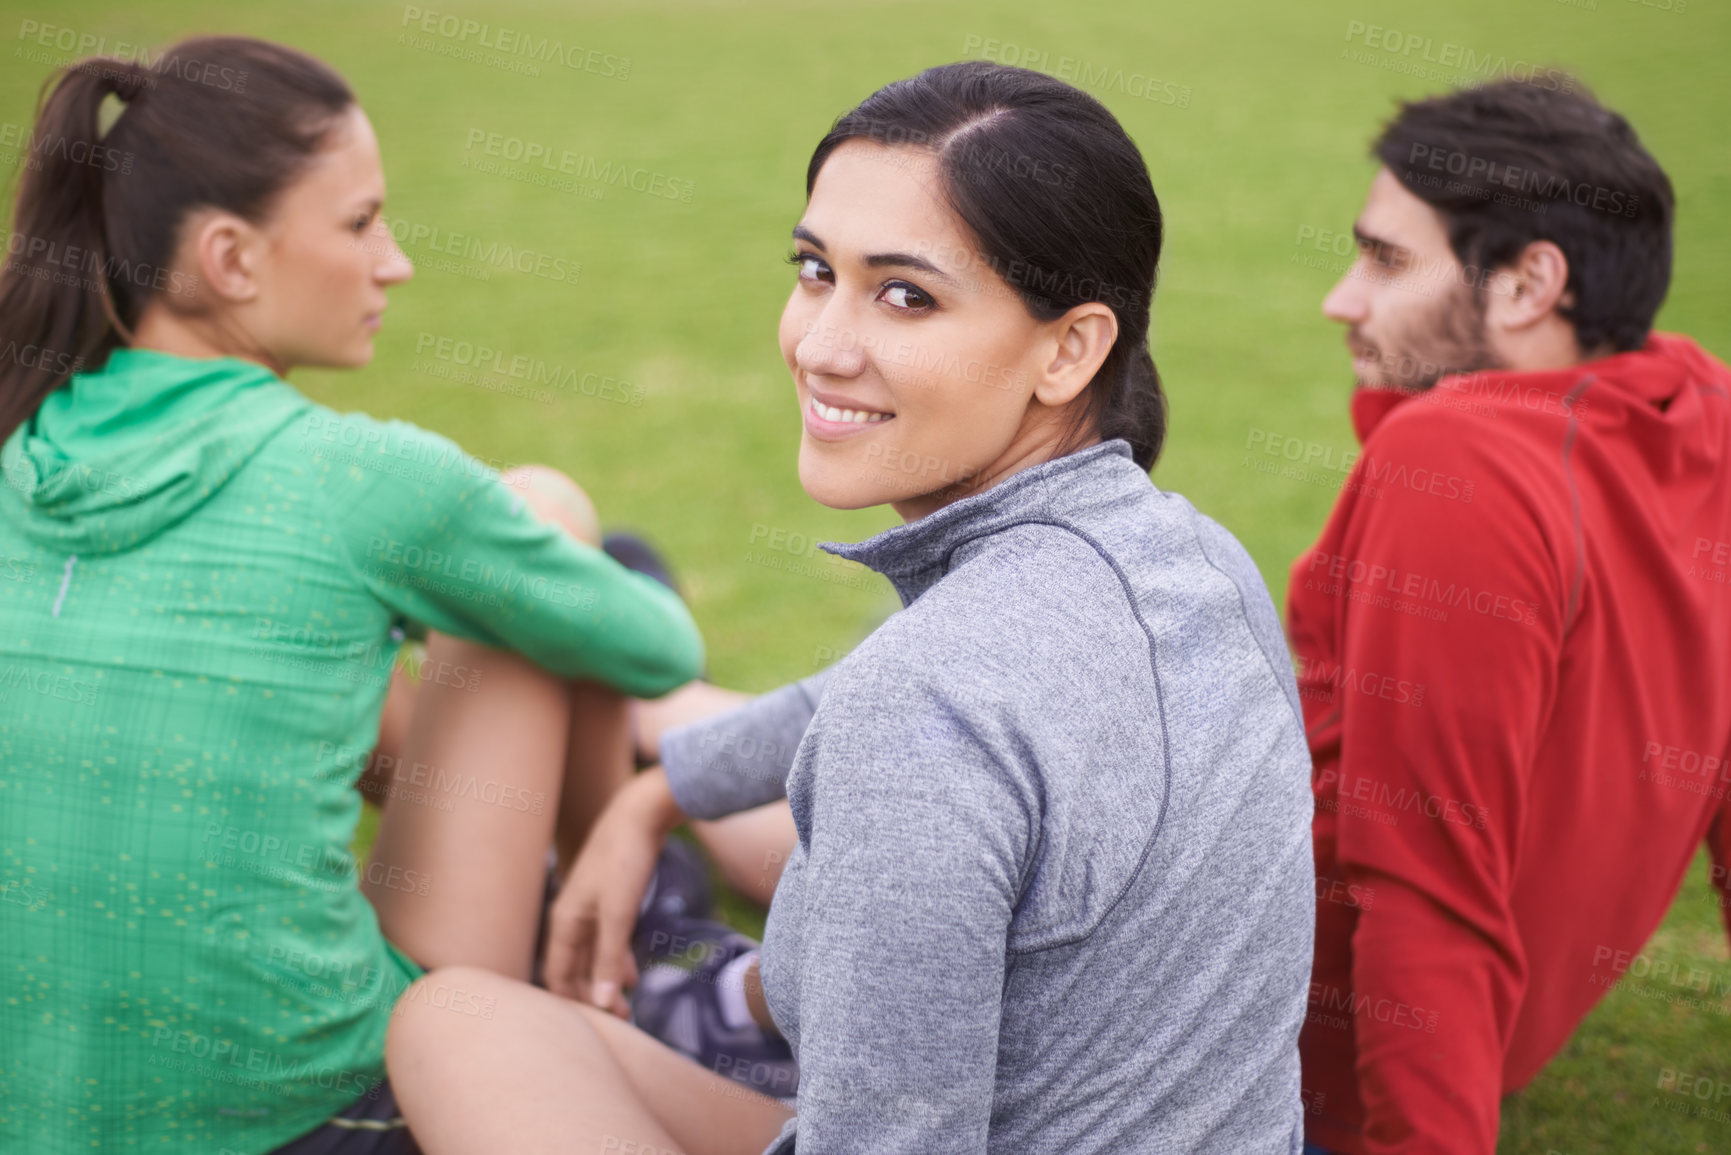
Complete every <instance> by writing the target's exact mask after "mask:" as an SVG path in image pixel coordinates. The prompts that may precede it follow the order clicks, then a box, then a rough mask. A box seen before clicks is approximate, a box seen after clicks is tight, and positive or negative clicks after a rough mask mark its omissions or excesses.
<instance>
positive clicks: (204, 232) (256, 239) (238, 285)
mask: <svg viewBox="0 0 1731 1155" xmlns="http://www.w3.org/2000/svg"><path fill="white" fill-rule="evenodd" d="M187 227H188V232H189V234H190V235H189V236H188V238H187V243H186V248H187V249H190V250H191V251H190V253H189V254H188V255H189V256H190V257H191V258H192V260H193V261H195V262H196V263H197V265H198V273H199V278H200V279H199V287H200V290H201V291H203V292H208V293H210V294H211V295H212V296H214V297H215V298H216V299H218V300H221V301H227V302H229V303H232V304H244V303H246V302H249V301H252V300H254V299H255V298H256V297H257V296H258V294H259V291H260V285H259V280H258V275H259V262H260V260H261V259H262V257H263V250H264V245H263V241H264V238H263V236H262V234H260V233H259V231H258V230H257V229H256V228H254V227H253V226H252V224H251V223H250V222H248V221H247V220H245V219H244V218H242V217H238V216H236V215H235V214H233V213H227V212H219V211H207V212H204V213H200V214H197V215H195V216H194V217H193V218H192V219H191V220H190V221H188V222H187ZM183 251H185V250H183Z"/></svg>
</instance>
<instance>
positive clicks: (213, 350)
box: [130, 306, 288, 377]
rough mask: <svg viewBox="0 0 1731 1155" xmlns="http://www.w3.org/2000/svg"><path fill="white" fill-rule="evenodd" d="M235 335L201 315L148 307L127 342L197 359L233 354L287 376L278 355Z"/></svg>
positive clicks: (285, 366) (140, 347) (144, 347)
mask: <svg viewBox="0 0 1731 1155" xmlns="http://www.w3.org/2000/svg"><path fill="white" fill-rule="evenodd" d="M235 336H237V335H234V334H228V333H224V332H223V331H222V327H221V326H220V325H217V324H213V323H211V322H210V321H208V320H206V319H204V318H195V317H184V316H180V315H177V314H175V313H172V312H170V311H169V310H167V309H164V308H162V307H160V306H148V307H146V308H145V310H144V313H143V315H142V316H140V317H139V318H138V325H137V326H136V327H135V328H134V329H133V332H132V340H131V342H130V344H131V346H132V347H133V348H135V349H154V350H156V351H157V352H158V353H168V354H171V355H172V356H175V357H189V358H192V359H194V360H200V361H203V360H210V359H213V358H217V357H236V358H239V359H240V360H242V361H251V362H252V363H253V364H255V365H262V366H263V367H264V368H266V369H269V370H270V371H271V372H272V373H275V374H276V375H277V376H278V377H286V376H287V375H288V366H287V365H286V364H283V363H282V361H281V360H280V359H279V358H276V357H273V356H272V355H271V354H269V353H267V352H265V351H264V350H263V349H260V348H258V347H257V344H256V342H253V341H251V340H250V339H248V338H247V337H246V335H245V334H240V335H238V336H239V337H240V339H239V340H236V339H235Z"/></svg>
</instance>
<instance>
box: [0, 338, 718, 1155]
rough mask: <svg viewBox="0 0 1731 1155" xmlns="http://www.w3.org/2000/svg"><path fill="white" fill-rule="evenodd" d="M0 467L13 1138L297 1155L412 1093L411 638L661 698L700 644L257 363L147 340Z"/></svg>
mask: <svg viewBox="0 0 1731 1155" xmlns="http://www.w3.org/2000/svg"><path fill="white" fill-rule="evenodd" d="M0 470H3V473H4V484H0V975H3V979H0V983H3V988H0V990H3V996H4V1003H3V1005H0V1150H6V1151H29V1152H32V1153H33V1155H38V1153H54V1152H71V1151H88V1150H91V1149H93V1148H95V1149H101V1150H112V1149H116V1148H128V1149H130V1148H135V1147H136V1148H140V1149H142V1148H146V1147H149V1148H152V1149H157V1148H162V1147H172V1148H174V1149H176V1150H185V1151H193V1150H197V1151H201V1152H214V1151H218V1150H221V1149H224V1148H226V1149H228V1150H229V1151H232V1152H241V1153H246V1155H254V1153H257V1152H264V1151H268V1150H270V1149H271V1148H274V1147H276V1146H278V1145H280V1144H282V1143H284V1142H286V1141H288V1140H289V1139H292V1138H294V1137H295V1136H297V1135H299V1134H301V1133H303V1132H305V1131H308V1130H310V1129H311V1128H313V1127H315V1126H317V1125H319V1124H320V1123H321V1122H322V1121H323V1120H324V1119H325V1118H327V1117H328V1116H330V1115H332V1114H334V1113H337V1112H339V1111H341V1110H343V1109H344V1108H345V1107H347V1106H348V1105H349V1104H350V1103H352V1102H353V1101H354V1100H355V1099H357V1098H359V1097H360V1096H361V1095H362V1094H363V1093H365V1092H366V1091H367V1090H368V1089H369V1088H370V1087H371V1086H372V1085H373V1084H374V1083H375V1082H376V1081H377V1080H378V1079H379V1078H380V1077H381V1076H382V1074H383V1068H384V1063H383V1058H384V1037H385V1028H386V1025H387V1023H388V1021H389V1017H390V1012H391V1007H392V1005H393V1003H394V1002H395V1000H396V997H397V996H398V994H399V993H400V992H401V991H402V989H403V988H404V986H406V985H407V983H408V982H410V981H411V980H412V979H413V978H414V977H415V976H416V975H417V974H418V973H419V972H418V970H417V968H416V967H415V965H414V963H412V962H411V961H409V960H408V959H407V958H406V957H405V956H403V955H402V954H401V953H400V952H398V951H396V950H395V948H393V947H392V946H391V945H390V944H388V943H387V942H386V941H385V939H384V937H383V936H382V934H381V933H380V931H379V925H378V920H377V918H376V917H375V915H374V913H373V909H372V907H371V905H370V904H369V903H368V902H367V900H366V899H365V898H364V897H363V896H362V894H361V891H360V886H359V871H360V870H362V869H365V867H364V865H362V864H358V863H357V862H356V861H355V860H354V857H353V856H352V855H351V854H350V851H349V847H350V845H351V842H352V840H353V837H354V834H355V828H356V823H357V821H358V819H359V815H360V809H361V799H360V795H359V794H358V793H357V791H356V790H355V788H354V787H355V782H356V779H357V777H358V776H359V774H360V771H361V769H362V768H363V766H364V765H365V762H366V758H367V754H368V752H369V751H370V750H371V748H372V746H373V744H374V743H375V741H376V739H377V736H378V725H379V715H380V711H381V709H382V708H383V704H384V698H385V692H386V689H387V686H388V683H389V679H390V674H391V670H392V667H393V664H394V660H395V658H396V655H397V652H398V649H399V646H400V643H401V642H402V640H403V638H404V636H405V633H408V632H413V631H416V630H419V629H424V628H427V627H430V628H432V629H437V630H441V631H445V632H447V633H450V634H452V635H455V636H457V637H462V638H467V639H469V640H472V641H478V642H482V643H485V644H488V645H493V646H499V647H506V648H509V649H512V650H515V651H518V652H520V653H522V654H524V655H526V656H527V657H529V658H530V659H532V660H533V661H535V662H536V663H538V664H539V665H541V666H542V667H544V668H546V669H548V670H550V671H553V672H554V673H557V674H559V675H562V676H565V677H572V678H575V677H586V678H594V679H598V680H600V681H603V682H606V683H608V684H610V685H612V686H614V687H616V688H618V689H620V690H623V691H625V692H627V693H630V694H632V695H635V696H641V697H647V696H654V695H658V694H661V693H665V692H666V691H668V690H670V689H672V688H673V687H675V686H677V685H679V684H680V683H682V682H685V681H687V680H689V679H690V678H692V677H695V676H696V675H697V674H698V672H699V670H700V668H701V666H702V661H703V653H702V643H701V641H700V639H699V637H698V634H697V630H696V628H695V626H694V625H693V623H692V620H691V617H690V615H689V614H688V613H687V611H686V609H685V607H684V606H683V604H682V603H681V602H680V601H679V599H678V598H677V597H676V596H674V595H673V594H672V593H671V592H670V591H669V590H667V589H666V588H665V587H663V586H661V585H659V584H657V583H656V582H654V581H652V580H650V579H649V578H647V577H644V576H642V575H640V574H636V573H632V572H631V571H628V570H626V569H624V568H623V567H621V566H619V565H618V564H617V563H615V562H614V561H613V560H612V559H610V558H608V557H607V556H606V555H605V554H603V553H602V552H601V551H599V550H596V549H593V548H590V547H588V546H585V545H583V544H581V543H579V542H577V541H576V540H575V539H573V538H572V537H570V536H569V535H567V534H566V533H564V532H563V531H561V530H559V529H557V528H555V527H553V526H551V525H549V524H547V523H544V522H542V521H540V520H538V519H537V518H536V517H535V516H534V515H533V514H532V513H531V512H530V511H529V510H528V508H527V507H526V506H525V504H524V503H523V501H522V499H521V498H520V497H518V496H517V495H515V494H514V493H513V492H512V491H511V489H510V488H509V487H507V486H505V485H502V484H500V482H499V481H498V475H497V474H496V473H495V472H494V471H493V470H491V469H489V468H487V467H486V466H484V465H482V464H481V463H480V462H478V461H476V460H475V459H474V458H472V457H470V456H468V455H467V454H465V453H463V452H462V451H461V450H460V449H458V448H457V446H456V445H455V444H453V443H452V442H451V441H449V440H447V439H446V438H443V437H440V436H438V435H437V434H433V433H429V432H427V431H425V430H421V429H417V428H415V427H414V426H412V425H408V424H405V423H403V422H399V421H378V420H375V419H373V418H370V417H367V416H365V415H362V414H356V413H348V414H339V413H337V412H334V411H333V410H330V409H327V408H325V407H323V406H321V405H317V404H315V403H313V402H312V401H310V400H309V399H307V398H306V397H305V396H303V395H302V394H300V393H299V392H297V391H296V390H295V389H294V388H292V387H291V386H290V385H288V384H287V383H286V382H284V381H282V380H280V379H279V378H277V377H276V376H274V375H273V374H271V373H270V372H269V371H267V370H265V369H263V368H261V367H259V366H257V365H253V364H250V363H248V362H244V361H239V360H233V359H220V360H208V361H200V360H189V359H186V358H180V357H174V356H169V355H167V354H163V353H157V352H152V351H146V350H121V351H118V352H116V353H114V354H113V355H112V356H111V357H109V359H108V361H107V363H106V365H105V366H104V367H103V368H102V369H101V371H99V372H94V373H87V374H79V375H77V376H75V377H73V378H72V380H71V381H70V382H68V383H67V384H66V385H65V386H63V387H61V388H60V389H58V390H56V391H55V392H54V393H52V394H51V395H50V396H49V397H47V398H46V399H45V400H44V402H43V404H42V405H41V407H40V408H39V409H38V411H37V412H36V414H35V415H34V416H33V417H32V418H31V419H30V420H29V421H28V422H26V423H25V424H24V425H23V426H22V427H20V428H19V429H18V430H17V431H16V432H14V434H13V435H12V436H11V437H10V438H8V439H7V440H6V442H5V444H4V446H3V447H0ZM423 677H438V678H439V679H440V680H441V681H443V682H445V684H447V685H452V686H456V687H458V688H462V687H465V686H476V687H478V682H477V681H476V672H475V671H474V670H465V669H463V668H462V667H454V668H450V669H441V670H438V671H433V670H431V669H430V668H428V667H424V668H423ZM471 785H472V786H473V787H474V789H475V790H476V791H477V792H478V793H481V794H483V795H484V794H485V792H486V791H487V790H488V789H492V790H494V791H495V792H497V791H498V789H499V787H498V785H497V784H489V783H485V782H476V783H472V784H471ZM461 788H462V787H461V786H459V789H461ZM501 804H506V803H504V802H502V803H501ZM510 804H511V805H517V806H518V807H519V808H523V807H529V806H533V805H545V804H546V800H540V799H529V798H526V797H525V798H513V799H512V801H511V802H510ZM387 885H401V886H406V887H413V888H417V889H422V890H425V889H426V888H428V887H430V886H437V885H438V880H437V879H430V878H416V877H410V876H408V875H405V876H403V877H402V878H399V879H396V880H394V881H392V882H387Z"/></svg>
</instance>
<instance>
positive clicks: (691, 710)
mask: <svg viewBox="0 0 1731 1155" xmlns="http://www.w3.org/2000/svg"><path fill="white" fill-rule="evenodd" d="M751 698H752V695H750V694H744V693H741V692H740V691H738V690H727V689H723V688H722V687H720V686H714V685H711V684H710V683H708V682H689V683H687V684H686V685H684V686H681V687H680V688H679V689H677V690H675V691H673V693H671V694H669V695H667V696H666V697H665V698H660V699H657V700H656V701H653V702H638V703H636V704H635V705H634V712H635V715H636V742H637V754H638V756H639V757H640V758H643V759H645V760H647V761H650V762H654V761H657V760H659V759H660V757H661V735H662V734H664V733H666V732H667V731H668V730H671V729H673V728H674V727H675V726H683V725H685V724H686V723H688V722H697V721H700V720H702V719H704V718H711V717H714V716H715V715H716V714H722V713H725V712H727V711H728V710H731V709H733V708H734V707H735V706H738V705H741V704H743V703H745V702H749V701H751ZM691 829H692V831H693V832H694V833H696V835H697V840H698V841H699V842H701V843H702V844H703V849H704V850H706V851H708V852H709V857H710V859H711V860H712V861H713V862H714V863H715V865H716V868H717V869H718V870H720V871H721V877H722V878H723V879H724V880H725V881H726V883H727V885H728V886H730V887H732V888H733V889H734V890H736V891H738V892H739V893H740V894H742V895H744V896H745V897H746V898H748V899H750V900H751V901H752V902H755V903H757V904H758V905H759V906H768V905H769V899H770V896H771V895H773V894H774V893H775V884H776V883H777V882H779V881H780V880H781V868H782V866H784V865H785V864H786V862H787V856H788V854H789V853H790V852H792V850H793V844H794V841H795V834H794V828H793V815H792V814H791V813H790V812H789V811H788V808H787V803H785V802H774V803H771V804H769V805H768V806H760V807H758V808H757V809H755V810H747V811H744V812H742V813H739V814H733V815H730V816H728V817H726V818H723V819H719V820H717V821H714V822H693V823H692V824H691Z"/></svg>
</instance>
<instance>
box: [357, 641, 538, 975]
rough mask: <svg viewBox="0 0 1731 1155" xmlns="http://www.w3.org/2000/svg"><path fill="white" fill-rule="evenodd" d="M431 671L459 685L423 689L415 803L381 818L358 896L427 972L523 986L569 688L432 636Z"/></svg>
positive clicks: (405, 801)
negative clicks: (448, 968)
mask: <svg viewBox="0 0 1731 1155" xmlns="http://www.w3.org/2000/svg"><path fill="white" fill-rule="evenodd" d="M427 661H428V663H429V664H432V663H441V665H437V666H435V667H434V668H435V669H439V670H442V671H459V670H460V671H461V672H462V676H461V677H460V678H459V677H457V676H451V677H446V678H437V679H433V678H429V679H426V680H423V681H422V682H421V684H420V686H419V687H418V688H417V689H416V691H415V696H414V697H415V703H414V717H413V720H412V722H411V725H410V727H409V734H408V737H407V743H406V746H405V748H404V753H403V763H402V765H401V767H400V770H401V771H402V772H403V773H404V774H405V775H406V776H407V778H408V781H409V783H412V785H409V786H406V789H412V790H414V791H418V792H420V796H409V795H407V794H398V795H396V796H394V797H392V798H391V799H390V801H389V804H388V805H387V806H386V807H385V812H384V815H383V817H382V818H381V819H380V822H379V836H378V840H377V841H376V842H375V843H374V844H373V853H372V857H371V859H370V860H369V861H368V863H367V867H366V872H365V875H364V876H363V879H362V891H363V892H364V893H365V894H366V896H367V898H368V899H369V900H370V901H371V902H372V904H373V907H374V909H375V910H376V911H377V912H378V916H379V925H380V927H381V928H382V929H383V930H384V932H385V936H386V937H387V938H389V939H390V940H391V941H392V942H394V943H396V944H397V946H399V947H401V948H402V949H403V950H404V951H406V952H407V953H408V954H409V957H411V958H413V959H414V960H415V961H416V962H418V963H420V964H421V965H422V966H423V967H435V966H441V965H451V964H455V963H468V964H473V965H475V966H482V967H486V968H488V969H490V970H496V971H498V972H499V973H501V974H507V975H512V976H516V977H522V978H527V977H528V975H529V968H530V964H531V962H532V961H533V955H534V949H535V931H536V928H537V926H538V924H539V920H540V911H541V895H542V891H543V884H544V879H545V872H546V868H547V847H548V846H549V845H551V843H552V838H553V823H554V816H555V814H556V812H557V809H558V799H559V789H560V784H561V781H562V779H563V776H564V771H565V744H566V741H567V739H568V736H569V733H570V725H571V703H570V691H569V689H568V688H567V686H566V684H565V683H564V682H561V681H560V680H559V679H558V678H556V677H554V676H553V675H552V674H549V673H547V672H546V671H544V670H542V669H540V668H539V667H537V666H536V665H534V664H533V663H532V662H530V661H529V660H528V659H527V658H523V657H520V656H518V655H516V654H512V653H507V652H506V651H504V650H497V649H492V648H489V647H486V646H481V645H477V644H475V643H473V642H466V641H462V640H460V639H458V638H453V637H448V636H446V635H444V634H439V633H434V634H432V635H431V636H430V637H429V638H428V639H427ZM459 683H460V685H459ZM468 686H475V687H478V688H477V689H475V690H474V691H473V692H471V691H470V690H469V689H467V688H466V687H468Z"/></svg>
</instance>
